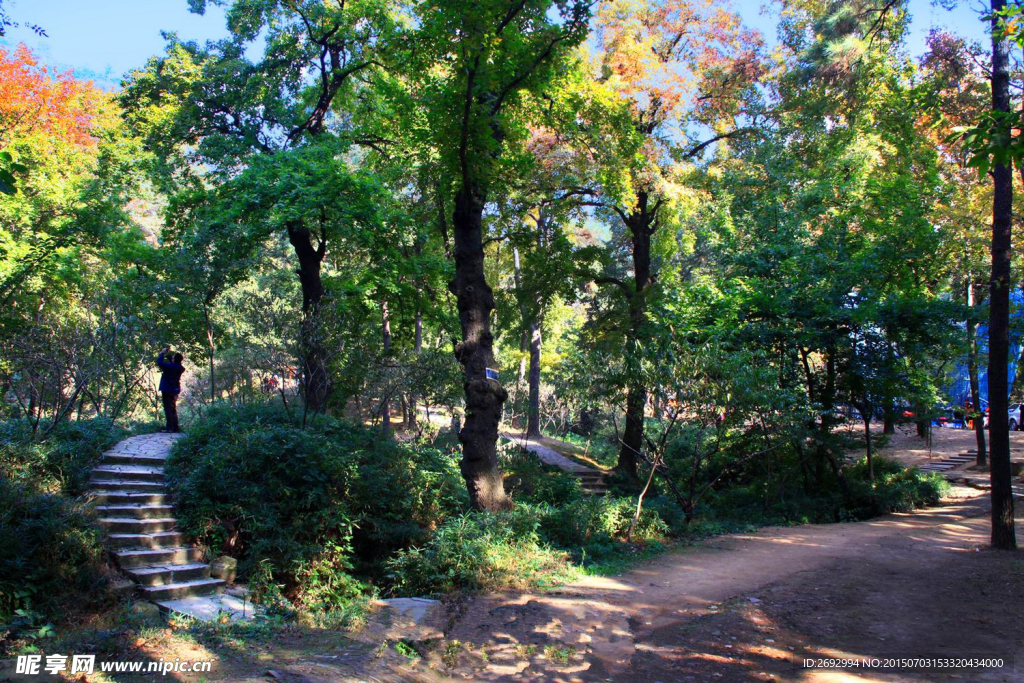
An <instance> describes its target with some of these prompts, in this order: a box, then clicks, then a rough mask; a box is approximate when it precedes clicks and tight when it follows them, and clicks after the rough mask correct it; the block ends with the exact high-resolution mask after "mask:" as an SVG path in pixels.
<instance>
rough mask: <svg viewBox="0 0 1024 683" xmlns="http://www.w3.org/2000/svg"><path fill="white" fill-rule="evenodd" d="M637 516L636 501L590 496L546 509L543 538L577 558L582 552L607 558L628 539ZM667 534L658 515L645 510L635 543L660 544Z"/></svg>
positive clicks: (636, 530) (663, 523)
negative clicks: (650, 542) (617, 546)
mask: <svg viewBox="0 0 1024 683" xmlns="http://www.w3.org/2000/svg"><path fill="white" fill-rule="evenodd" d="M634 514H636V500H635V499H631V498H617V497H614V496H605V497H597V496H587V497H583V498H580V499H578V500H575V501H572V502H571V503H569V504H566V505H562V506H559V507H551V506H549V507H547V508H545V514H544V515H543V517H542V518H541V523H540V531H541V536H542V537H543V538H544V539H545V540H546V541H548V542H549V543H551V544H553V545H555V546H557V547H559V548H562V549H565V550H568V551H570V552H573V554H574V555H576V556H579V555H580V554H581V552H582V551H586V554H588V555H591V556H595V555H605V554H607V553H608V552H610V551H613V550H614V548H615V546H616V544H617V543H618V542H619V541H621V540H624V539H625V538H626V534H627V532H628V531H629V526H630V524H631V523H632V522H633V515H634ZM668 532H669V528H668V525H667V524H665V522H664V521H663V520H662V519H661V517H660V516H659V515H658V513H657V511H656V510H654V509H652V508H651V507H649V506H644V508H643V509H642V510H641V513H640V519H639V520H637V526H636V529H635V530H634V532H633V541H634V542H644V541H653V540H659V539H662V538H664V537H665V535H666V534H668Z"/></svg>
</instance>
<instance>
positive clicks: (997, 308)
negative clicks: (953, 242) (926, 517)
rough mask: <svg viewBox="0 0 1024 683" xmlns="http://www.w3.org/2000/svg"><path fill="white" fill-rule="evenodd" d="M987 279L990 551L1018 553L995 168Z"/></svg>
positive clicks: (996, 2)
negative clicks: (989, 264) (1011, 480)
mask: <svg viewBox="0 0 1024 683" xmlns="http://www.w3.org/2000/svg"><path fill="white" fill-rule="evenodd" d="M1005 7H1006V0H992V15H993V18H992V35H993V38H992V110H993V111H996V112H1007V113H1008V112H1009V111H1010V72H1009V44H1008V42H1007V40H1006V39H1005V38H1000V37H998V35H997V33H998V30H999V21H1000V18H999V12H1000V11H1001V10H1003V9H1004V8H1005ZM992 181H993V194H992V278H991V280H990V282H989V288H990V294H989V323H988V354H989V355H988V401H989V403H988V405H989V439H990V442H991V443H990V445H991V465H990V478H991V482H992V545H993V546H994V547H996V548H1002V549H1006V550H1012V549H1014V548H1016V547H1017V539H1016V536H1015V532H1014V527H1013V523H1014V520H1013V493H1012V491H1011V488H1010V476H1011V475H1010V431H1009V425H1008V421H1009V420H1008V415H1007V407H1008V406H1007V404H1008V399H1009V387H1008V386H1007V360H1008V356H1009V346H1010V336H1009V327H1010V276H1011V273H1010V261H1011V252H1010V245H1011V226H1012V220H1013V175H1012V171H1011V169H1010V168H1008V167H1007V166H1004V165H1002V164H996V165H995V166H994V168H993V169H992Z"/></svg>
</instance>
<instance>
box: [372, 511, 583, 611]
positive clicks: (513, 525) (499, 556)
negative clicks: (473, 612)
mask: <svg viewBox="0 0 1024 683" xmlns="http://www.w3.org/2000/svg"><path fill="white" fill-rule="evenodd" d="M540 524H541V512H540V511H539V510H538V509H536V508H532V507H529V506H526V505H518V506H516V508H515V509H513V510H511V511H508V512H500V513H480V512H472V513H469V514H466V515H463V516H460V517H456V518H454V519H451V520H449V521H448V522H446V523H445V524H444V525H442V526H441V527H440V528H438V529H437V530H436V531H435V532H434V534H433V535H432V536H431V538H430V541H429V542H428V543H426V544H424V545H422V546H417V547H413V548H410V549H408V550H403V551H401V552H399V553H398V554H396V556H395V557H394V558H393V559H392V560H391V561H389V562H388V578H389V579H390V581H391V583H392V586H393V588H392V590H394V591H396V592H401V593H409V594H416V595H420V594H441V593H445V592H449V591H455V590H486V589H498V588H502V587H508V586H530V585H536V584H537V583H539V582H543V581H550V580H551V578H552V576H551V575H552V574H555V573H559V572H564V571H565V570H566V564H565V555H564V553H561V552H558V551H556V550H554V549H551V548H550V547H547V546H545V545H544V544H542V543H541V541H540V536H539V535H538V528H539V526H540Z"/></svg>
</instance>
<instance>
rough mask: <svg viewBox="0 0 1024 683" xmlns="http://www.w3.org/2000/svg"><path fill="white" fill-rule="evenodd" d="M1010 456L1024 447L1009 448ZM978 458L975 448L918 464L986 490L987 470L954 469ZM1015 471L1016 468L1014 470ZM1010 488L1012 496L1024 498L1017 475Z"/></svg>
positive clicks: (987, 483)
mask: <svg viewBox="0 0 1024 683" xmlns="http://www.w3.org/2000/svg"><path fill="white" fill-rule="evenodd" d="M1010 455H1011V457H1020V456H1021V455H1024V449H1020V448H1011V449H1010ZM977 459H978V451H977V450H976V449H973V448H972V449H969V450H967V451H964V452H963V453H958V454H957V455H950V456H947V457H945V458H943V459H942V460H935V461H933V462H929V463H925V464H924V465H921V466H919V468H918V469H920V470H921V471H922V472H936V473H938V474H941V475H942V476H944V477H945V478H946V479H948V480H949V481H952V482H961V483H964V484H967V485H968V486H971V487H973V488H976V489H981V490H983V491H988V490H990V489H991V488H992V486H991V484H990V483H989V475H988V473H987V472H984V471H982V472H972V471H969V470H965V471H954V470H960V468H962V467H964V466H965V465H972V464H974V462H975V461H976V460H977ZM1015 471H1016V470H1015ZM1010 489H1011V490H1012V492H1013V495H1014V497H1016V498H1024V482H1022V481H1021V480H1020V478H1019V477H1014V479H1013V480H1011V484H1010Z"/></svg>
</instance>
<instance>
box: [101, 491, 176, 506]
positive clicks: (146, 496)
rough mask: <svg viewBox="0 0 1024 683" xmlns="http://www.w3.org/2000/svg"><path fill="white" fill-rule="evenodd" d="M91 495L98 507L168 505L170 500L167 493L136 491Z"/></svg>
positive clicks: (106, 492)
mask: <svg viewBox="0 0 1024 683" xmlns="http://www.w3.org/2000/svg"><path fill="white" fill-rule="evenodd" d="M91 495H92V500H93V502H94V503H96V504H97V505H167V504H168V503H169V500H170V496H168V495H167V494H166V493H138V492H135V491H93V492H92V494H91Z"/></svg>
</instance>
